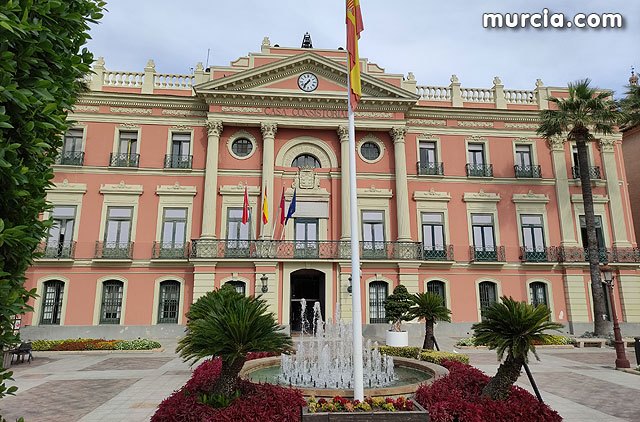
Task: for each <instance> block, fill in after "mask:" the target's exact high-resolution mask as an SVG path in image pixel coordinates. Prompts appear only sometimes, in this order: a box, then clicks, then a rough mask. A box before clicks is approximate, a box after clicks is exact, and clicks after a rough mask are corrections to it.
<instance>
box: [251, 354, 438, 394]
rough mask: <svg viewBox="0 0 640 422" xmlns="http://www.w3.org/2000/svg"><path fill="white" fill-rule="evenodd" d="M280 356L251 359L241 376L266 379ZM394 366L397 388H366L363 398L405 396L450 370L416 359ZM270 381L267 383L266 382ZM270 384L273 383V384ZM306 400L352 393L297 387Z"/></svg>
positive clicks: (397, 359)
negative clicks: (307, 398)
mask: <svg viewBox="0 0 640 422" xmlns="http://www.w3.org/2000/svg"><path fill="white" fill-rule="evenodd" d="M280 362H281V361H280V356H274V357H269V358H263V359H254V360H250V361H248V362H245V364H244V366H243V367H242V370H241V371H240V377H241V378H243V379H247V380H250V381H254V382H263V381H264V379H265V377H267V378H269V376H274V375H276V374H277V373H278V372H279V368H280ZM393 364H394V367H395V370H396V373H397V374H398V376H399V377H401V378H402V379H401V380H399V381H400V382H398V383H397V384H396V385H392V386H388V387H379V388H367V387H366V386H365V389H364V395H365V396H370V397H396V396H408V395H411V394H413V393H415V392H416V390H417V389H418V386H420V384H431V383H432V382H434V381H435V380H437V379H439V378H441V377H443V376H445V375H447V374H448V373H449V371H448V370H447V369H445V368H443V367H442V366H439V365H435V364H433V363H429V362H423V361H419V360H415V359H407V358H401V357H394V358H393ZM267 382H269V381H267ZM272 383H274V384H275V383H276V382H275V381H274V382H272ZM295 388H297V389H299V390H300V391H302V394H303V395H304V396H306V397H311V396H315V397H317V398H321V397H324V398H331V397H335V396H341V397H345V398H350V397H353V390H349V389H337V388H317V387H298V386H295Z"/></svg>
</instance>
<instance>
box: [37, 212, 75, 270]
mask: <svg viewBox="0 0 640 422" xmlns="http://www.w3.org/2000/svg"><path fill="white" fill-rule="evenodd" d="M51 217H52V220H53V225H52V226H51V228H50V229H49V235H48V238H47V246H46V248H45V251H44V257H45V258H71V253H72V246H73V227H74V225H75V218H76V207H74V206H56V207H54V208H53V211H52V213H51Z"/></svg>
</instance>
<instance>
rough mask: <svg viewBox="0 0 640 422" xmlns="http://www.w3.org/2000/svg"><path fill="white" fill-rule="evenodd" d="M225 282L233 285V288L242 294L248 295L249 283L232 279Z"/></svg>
mask: <svg viewBox="0 0 640 422" xmlns="http://www.w3.org/2000/svg"><path fill="white" fill-rule="evenodd" d="M224 284H225V285H226V284H228V285H230V286H233V288H234V289H236V292H238V293H240V294H241V295H242V296H246V291H247V285H246V284H245V282H244V281H240V280H230V281H227V282H226V283H224Z"/></svg>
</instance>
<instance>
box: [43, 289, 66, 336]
mask: <svg viewBox="0 0 640 422" xmlns="http://www.w3.org/2000/svg"><path fill="white" fill-rule="evenodd" d="M42 289H43V292H42V314H41V315H40V324H42V325H60V317H61V315H62V296H63V295H64V282H62V281H60V280H49V281H45V282H44V284H43V285H42Z"/></svg>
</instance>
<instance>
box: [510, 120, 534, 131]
mask: <svg viewBox="0 0 640 422" xmlns="http://www.w3.org/2000/svg"><path fill="white" fill-rule="evenodd" d="M504 128H505V129H524V130H536V129H538V124H537V123H509V122H507V123H505V124H504Z"/></svg>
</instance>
